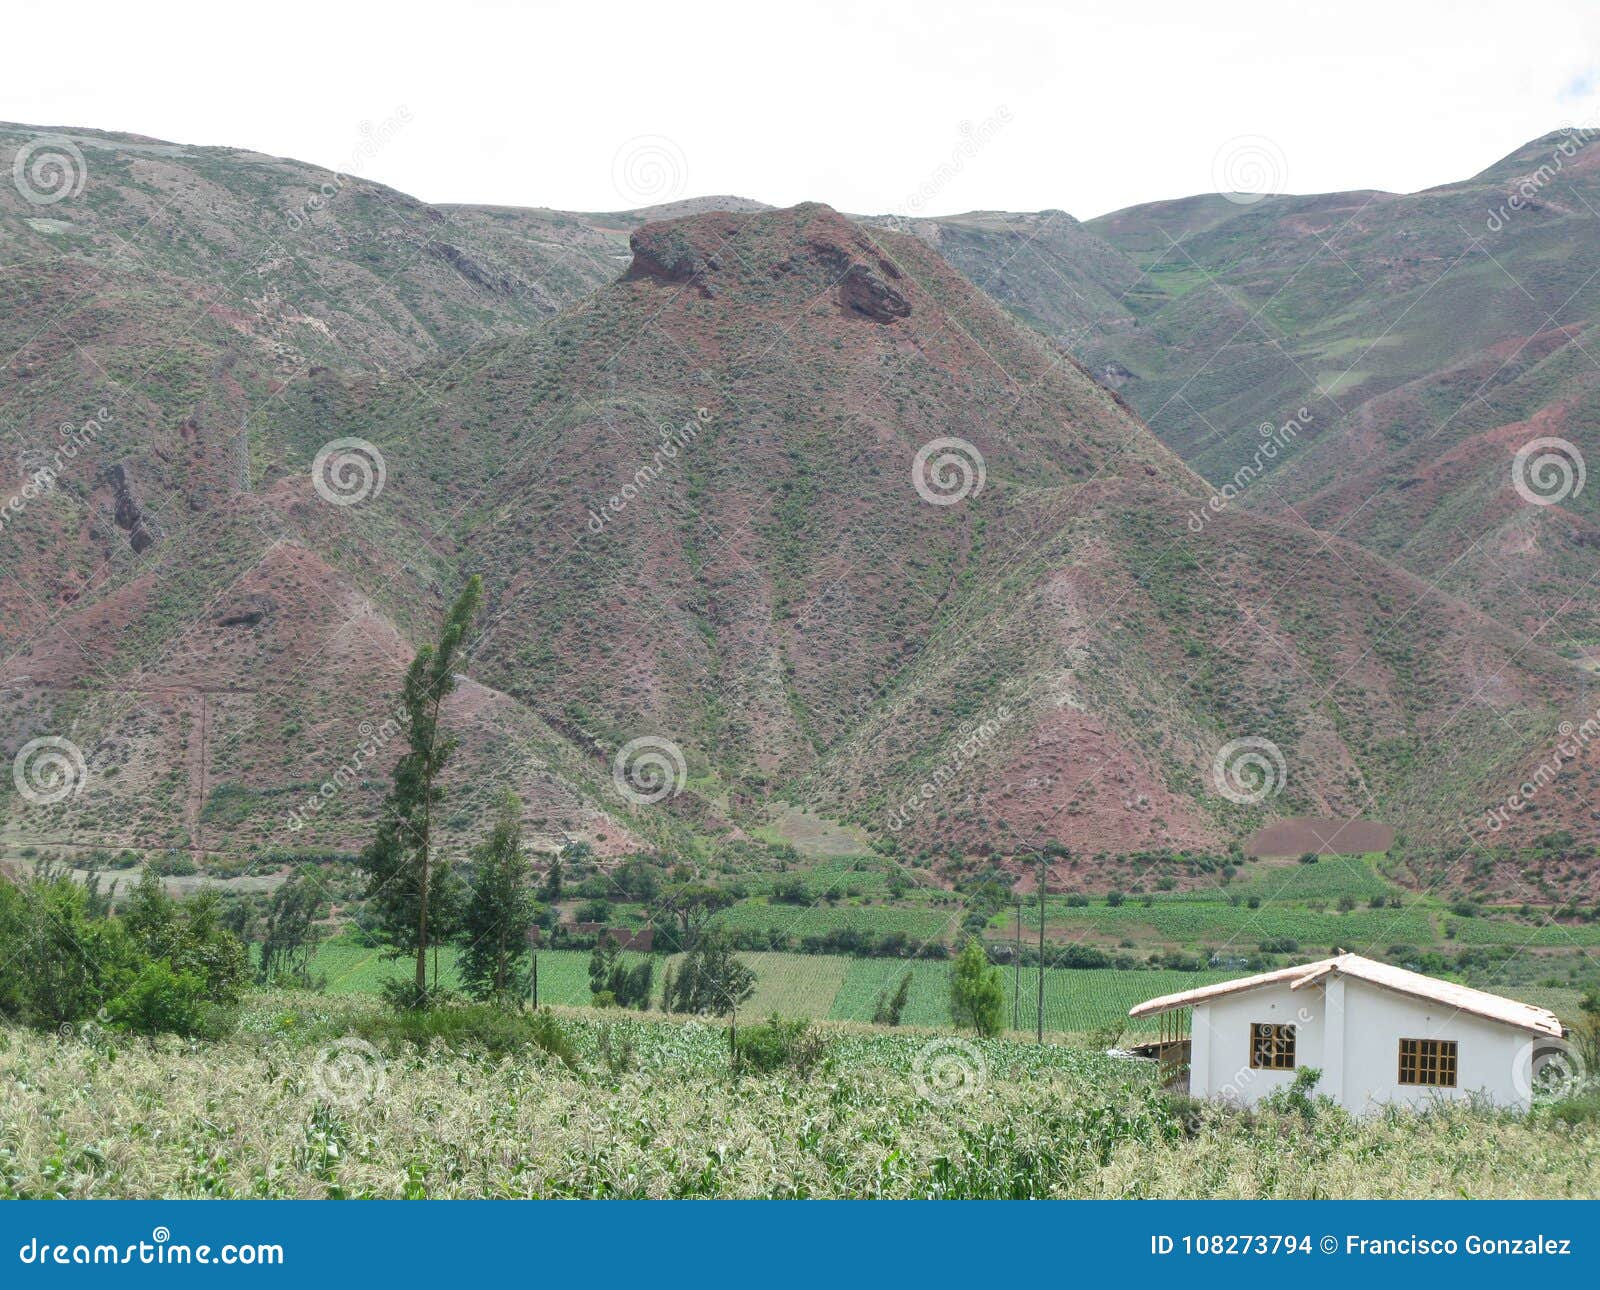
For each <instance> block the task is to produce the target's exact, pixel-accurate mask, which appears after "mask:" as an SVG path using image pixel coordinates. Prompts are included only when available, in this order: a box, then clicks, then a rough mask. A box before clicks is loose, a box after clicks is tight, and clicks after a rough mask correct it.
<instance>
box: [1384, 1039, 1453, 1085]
mask: <svg viewBox="0 0 1600 1290" xmlns="http://www.w3.org/2000/svg"><path fill="white" fill-rule="evenodd" d="M1399 1063H1400V1064H1399V1080H1400V1083H1401V1085H1403V1086H1404V1087H1406V1088H1455V1087H1456V1086H1457V1083H1458V1081H1459V1079H1460V1072H1461V1044H1460V1041H1459V1040H1455V1039H1402V1040H1401V1041H1400V1050H1399Z"/></svg>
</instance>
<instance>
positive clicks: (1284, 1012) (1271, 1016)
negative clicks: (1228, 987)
mask: <svg viewBox="0 0 1600 1290" xmlns="http://www.w3.org/2000/svg"><path fill="white" fill-rule="evenodd" d="M1323 1011H1324V999H1323V989H1322V987H1321V986H1320V985H1318V986H1307V987H1306V988H1305V989H1303V990H1291V989H1289V984H1288V982H1287V981H1285V982H1281V983H1279V984H1276V985H1264V986H1261V987H1260V988H1259V989H1256V990H1246V991H1244V992H1243V993H1241V994H1230V995H1225V996H1223V997H1222V998H1220V999H1213V1000H1211V1001H1210V1002H1209V1003H1203V1004H1200V1005H1198V1006H1197V1007H1196V1008H1195V1010H1194V1017H1193V1020H1192V1022H1191V1026H1190V1030H1191V1034H1192V1035H1193V1040H1194V1042H1193V1045H1192V1047H1191V1049H1190V1065H1189V1092H1190V1094H1191V1095H1192V1096H1194V1097H1214V1098H1218V1099H1220V1100H1222V1101H1226V1102H1236V1103H1239V1104H1240V1105H1243V1106H1252V1105H1254V1104H1255V1103H1256V1102H1259V1101H1260V1100H1261V1099H1262V1098H1263V1097H1265V1096H1267V1094H1269V1093H1271V1092H1273V1091H1274V1090H1276V1089H1280V1088H1283V1087H1285V1086H1287V1085H1289V1084H1292V1083H1293V1082H1294V1076H1295V1072H1294V1071H1266V1070H1254V1069H1252V1068H1251V1066H1250V1027H1251V1026H1252V1025H1253V1024H1254V1023H1255V1022H1258V1021H1264V1022H1270V1023H1272V1024H1273V1025H1284V1024H1288V1025H1292V1026H1293V1027H1294V1028H1295V1065H1296V1066H1297V1067H1299V1066H1315V1067H1317V1068H1318V1069H1319V1070H1320V1069H1323V1056H1322V1021H1323ZM1202 1050H1204V1051H1202Z"/></svg>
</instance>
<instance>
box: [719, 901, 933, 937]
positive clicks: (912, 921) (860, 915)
mask: <svg viewBox="0 0 1600 1290" xmlns="http://www.w3.org/2000/svg"><path fill="white" fill-rule="evenodd" d="M716 921H717V924H718V926H721V927H725V928H727V929H728V930H729V931H731V932H756V931H759V932H766V931H770V930H774V929H775V930H777V931H779V932H782V933H785V934H786V935H789V936H795V937H803V936H826V935H827V934H828V933H829V932H837V931H843V930H846V929H848V930H850V931H855V932H861V933H863V934H864V935H868V936H890V935H893V934H894V933H896V932H899V933H902V934H904V935H905V936H906V937H908V938H909V939H910V940H911V941H913V942H921V941H938V940H943V939H944V938H945V937H946V936H947V935H948V934H949V932H950V929H951V928H952V927H953V926H955V925H956V924H957V923H959V922H960V916H959V914H958V913H957V912H956V911H954V910H952V911H951V912H949V913H941V912H938V911H935V910H931V909H902V908H900V907H899V906H895V905H818V906H814V907H813V906H806V905H768V904H764V903H762V902H760V901H743V902H741V903H740V904H737V905H735V906H734V907H733V908H732V909H726V910H723V912H722V913H720V914H718V915H717V920H716Z"/></svg>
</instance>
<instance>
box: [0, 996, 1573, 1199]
mask: <svg viewBox="0 0 1600 1290" xmlns="http://www.w3.org/2000/svg"><path fill="white" fill-rule="evenodd" d="M378 1017H379V1013H378V1005H377V1003H376V1001H374V1000H370V999H363V998H359V997H346V998H330V997H318V996H296V995H289V994H275V995H258V996H254V997H252V999H251V1000H250V1001H249V1004H248V1006H247V1008H246V1012H245V1015H244V1018H243V1024H242V1027H241V1029H240V1032H239V1033H238V1034H236V1035H235V1036H233V1037H232V1038H229V1039H226V1040H223V1041H220V1042H217V1043H214V1044H200V1043H193V1042H185V1041H180V1040H176V1039H171V1038H162V1039H156V1040H125V1039H120V1038H119V1039H117V1040H115V1041H114V1042H108V1041H107V1040H106V1039H105V1038H104V1037H102V1036H98V1035H95V1034H90V1035H89V1036H88V1037H87V1038H84V1037H78V1038H64V1037H62V1036H60V1035H56V1034H53V1033H43V1034H41V1033H37V1032H31V1031H21V1030H15V1029H4V1030H0V1197H134V1196H168V1197H237V1196H243V1197H424V1196H431V1197H450V1196H488V1197H559V1196H571V1197H606V1196H622V1197H672V1196H784V1197H791V1196H906V1197H919V1196H923V1197H964V1196H980V1197H983V1196H988V1197H1013V1196H1014V1197H1024V1196H1085V1197H1159V1196H1173V1197H1185V1196H1188V1197H1199V1196H1224V1197H1229V1196H1242V1197H1253V1196H1261V1197H1329V1196H1358V1197H1359V1196H1373V1197H1392V1196H1418V1197H1425V1196H1439V1197H1447V1196H1504V1197H1527V1196H1543V1197H1567V1196H1595V1195H1597V1194H1600V1124H1597V1123H1596V1122H1595V1120H1594V1119H1592V1118H1591V1119H1588V1120H1586V1121H1580V1122H1579V1123H1576V1124H1568V1123H1563V1122H1560V1121H1559V1120H1557V1119H1555V1118H1554V1117H1551V1116H1549V1115H1547V1114H1535V1115H1534V1116H1533V1117H1529V1118H1524V1119H1519V1118H1516V1117H1513V1116H1509V1115H1503V1114H1497V1113H1489V1112H1478V1111H1473V1110H1469V1109H1462V1108H1456V1109H1451V1110H1446V1111H1439V1112H1436V1113H1432V1114H1427V1115H1421V1116H1418V1115H1412V1114H1402V1113H1395V1114H1389V1115H1383V1116H1379V1117H1375V1118H1372V1119H1369V1120H1365V1121H1355V1120H1352V1119H1350V1118H1349V1117H1347V1116H1346V1115H1344V1114H1343V1113H1342V1112H1338V1111H1335V1110H1332V1109H1320V1110H1312V1111H1310V1112H1306V1113H1301V1112H1297V1111H1294V1110H1290V1109H1284V1110H1281V1111H1272V1110H1265V1111H1258V1112H1256V1113H1254V1114H1249V1115H1246V1114H1240V1113H1233V1112H1228V1111H1225V1110H1222V1109H1217V1108H1206V1109H1204V1110H1202V1111H1200V1112H1199V1113H1198V1114H1195V1113H1192V1112H1191V1111H1190V1110H1189V1109H1188V1108H1187V1107H1185V1106H1183V1105H1181V1104H1177V1103H1175V1102H1173V1101H1172V1100H1171V1099H1169V1098H1168V1097H1166V1096H1165V1095H1163V1094H1162V1093H1161V1091H1160V1090H1159V1089H1158V1088H1157V1087H1156V1085H1155V1081H1154V1080H1153V1079H1152V1077H1151V1070H1150V1067H1148V1066H1147V1065H1145V1064H1142V1063H1135V1062H1131V1061H1124V1060H1118V1059H1113V1058H1108V1057H1106V1056H1104V1055H1102V1054H1100V1053H1097V1052H1090V1051H1084V1050H1077V1049H1071V1048H1062V1047H1055V1046H1050V1045H1046V1046H1045V1047H1042V1048H1037V1047H1033V1046H1031V1045H1026V1044H1017V1043H1010V1042H1004V1041H985V1042H976V1043H975V1042H972V1041H969V1040H965V1039H956V1038H955V1037H953V1036H950V1035H944V1036H937V1035H930V1034H927V1033H916V1032H909V1031H897V1032H886V1031H873V1030H870V1029H867V1028H864V1027H857V1026H849V1025H828V1026H825V1027H824V1028H823V1029H824V1031H825V1033H826V1038H827V1043H828V1050H827V1057H826V1060H825V1061H824V1063H823V1064H822V1065H821V1066H820V1067H818V1068H817V1069H815V1070H813V1071H811V1072H810V1073H809V1074H808V1075H806V1076H801V1075H799V1074H798V1073H796V1072H795V1071H793V1070H789V1069H786V1070H781V1071H779V1072H776V1073H773V1074H766V1075H753V1074H745V1075H742V1076H740V1077H739V1078H737V1079H735V1078H734V1077H733V1076H732V1074H731V1072H730V1070H729V1061H728V1050H727V1036H726V1032H725V1031H724V1030H722V1029H721V1028H719V1027H715V1026H710V1025H706V1024H704V1023H700V1022H693V1021H690V1022H682V1021H669V1020H662V1019H659V1018H646V1019H641V1018H637V1017H634V1018H631V1019H624V1018H620V1017H613V1018H607V1017H605V1016H603V1015H602V1014H598V1013H593V1012H581V1013H562V1012H560V1011H559V1010H558V1012H557V1019H558V1022H559V1024H560V1026H561V1027H562V1029H563V1030H564V1031H565V1032H566V1034H567V1036H568V1037H569V1038H570V1040H571V1043H572V1047H573V1050H574V1052H573V1064H572V1065H571V1066H568V1065H566V1064H563V1063H561V1062H559V1061H558V1060H556V1059H555V1058H554V1057H551V1056H549V1055H548V1054H546V1053H545V1052H543V1051H542V1050H541V1049H537V1048H533V1047H528V1048H525V1049H522V1050H520V1051H514V1052H511V1053H509V1054H506V1055H503V1056H499V1057H495V1056H491V1055H488V1054H487V1053H481V1052H474V1051H470V1050H468V1051H459V1052H452V1051H448V1050H446V1049H444V1048H443V1047H441V1046H439V1045H438V1044H437V1043H436V1044H435V1045H434V1046H433V1047H432V1048H431V1049H429V1050H426V1051H424V1050H419V1049H417V1048H416V1047H415V1046H413V1045H412V1044H410V1043H408V1042H405V1041H403V1040H401V1041H390V1042H386V1041H384V1040H383V1039H382V1038H381V1037H380V1038H378V1039H377V1042H376V1043H373V1042H369V1040H367V1039H365V1038H361V1037H359V1036H360V1034H361V1033H362V1031H363V1030H364V1029H366V1032H367V1033H369V1034H374V1036H375V1037H377V1034H378V1032H374V1031H372V1030H371V1029H370V1026H371V1023H372V1022H373V1021H375V1020H376V1019H378ZM955 1077H959V1078H955Z"/></svg>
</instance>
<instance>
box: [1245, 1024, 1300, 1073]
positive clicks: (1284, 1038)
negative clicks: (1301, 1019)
mask: <svg viewBox="0 0 1600 1290" xmlns="http://www.w3.org/2000/svg"><path fill="white" fill-rule="evenodd" d="M1263 1045H1267V1046H1268V1047H1267V1049H1266V1056H1267V1058H1268V1060H1266V1061H1262V1060H1260V1059H1261V1057H1262V1054H1263ZM1295 1062H1296V1057H1295V1030H1294V1023H1293V1022H1290V1021H1252V1022H1251V1023H1250V1069H1251V1070H1255V1071H1292V1070H1294V1069H1295Z"/></svg>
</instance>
